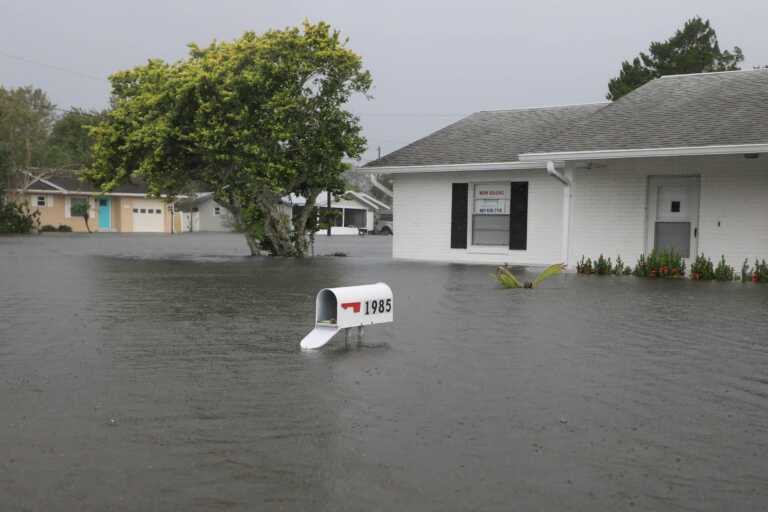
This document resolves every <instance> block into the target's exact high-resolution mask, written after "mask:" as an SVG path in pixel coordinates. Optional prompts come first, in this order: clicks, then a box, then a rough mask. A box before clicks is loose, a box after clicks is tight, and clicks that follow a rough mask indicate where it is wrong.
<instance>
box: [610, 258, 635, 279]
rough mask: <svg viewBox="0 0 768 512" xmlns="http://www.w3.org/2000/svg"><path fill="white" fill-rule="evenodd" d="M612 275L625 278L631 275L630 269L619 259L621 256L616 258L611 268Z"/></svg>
mask: <svg viewBox="0 0 768 512" xmlns="http://www.w3.org/2000/svg"><path fill="white" fill-rule="evenodd" d="M628 271H629V272H628ZM613 273H614V274H615V275H617V276H625V275H628V274H631V273H632V269H630V268H629V267H627V266H626V265H625V264H624V260H622V259H621V256H616V264H615V265H614V266H613Z"/></svg>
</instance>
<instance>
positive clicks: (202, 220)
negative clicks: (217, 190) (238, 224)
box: [176, 192, 234, 233]
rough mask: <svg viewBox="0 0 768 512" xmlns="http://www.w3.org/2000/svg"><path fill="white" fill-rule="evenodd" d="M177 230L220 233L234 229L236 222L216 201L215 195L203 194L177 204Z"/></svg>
mask: <svg viewBox="0 0 768 512" xmlns="http://www.w3.org/2000/svg"><path fill="white" fill-rule="evenodd" d="M176 212H177V217H178V218H179V219H180V222H179V221H177V222H176V225H177V226H176V230H177V231H181V232H184V233H186V232H190V231H192V232H198V231H219V232H227V231H232V230H233V229H234V222H233V218H232V215H231V214H230V213H229V210H227V209H226V208H224V207H223V206H221V205H220V204H219V203H217V202H216V201H214V199H213V193H211V192H203V193H200V194H197V196H196V197H194V198H192V199H186V200H182V201H179V202H178V203H177V204H176Z"/></svg>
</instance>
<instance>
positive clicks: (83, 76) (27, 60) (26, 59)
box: [0, 50, 106, 82]
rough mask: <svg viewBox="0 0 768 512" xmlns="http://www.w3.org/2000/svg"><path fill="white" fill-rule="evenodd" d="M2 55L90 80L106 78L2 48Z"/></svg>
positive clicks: (0, 53) (101, 80) (100, 80)
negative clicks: (23, 55)
mask: <svg viewBox="0 0 768 512" xmlns="http://www.w3.org/2000/svg"><path fill="white" fill-rule="evenodd" d="M0 55H2V56H3V57H6V58H8V59H13V60H18V61H20V62H26V63H27V64H34V65H36V66H42V67H44V68H49V69H55V70H56V71H62V72H64V73H69V74H72V75H77V76H79V77H82V78H87V79H89V80H97V81H99V82H103V81H105V80H106V78H100V77H98V76H95V75H89V74H88V73H83V72H81V71H76V70H74V69H68V68H65V67H62V66H56V65H53V64H46V63H45V62H38V61H36V60H32V59H28V58H26V57H21V56H19V55H13V54H11V53H6V52H4V51H2V50H0Z"/></svg>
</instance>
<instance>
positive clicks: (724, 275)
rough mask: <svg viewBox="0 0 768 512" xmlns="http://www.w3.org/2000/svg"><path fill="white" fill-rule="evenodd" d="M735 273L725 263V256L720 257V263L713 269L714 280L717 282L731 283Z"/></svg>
mask: <svg viewBox="0 0 768 512" xmlns="http://www.w3.org/2000/svg"><path fill="white" fill-rule="evenodd" d="M735 273H736V271H735V270H734V269H733V267H732V266H730V265H729V264H728V263H726V262H725V256H720V261H719V262H718V264H717V267H716V268H715V279H717V280H718V281H733V276H734V274H735Z"/></svg>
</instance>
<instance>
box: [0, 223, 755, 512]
mask: <svg viewBox="0 0 768 512" xmlns="http://www.w3.org/2000/svg"><path fill="white" fill-rule="evenodd" d="M390 244H391V239H390V238H388V237H366V238H358V237H344V238H342V237H334V238H333V239H332V240H325V239H322V240H320V241H319V242H318V253H322V254H328V253H331V252H334V251H343V252H346V253H348V257H346V258H340V257H318V258H314V259H305V260H291V259H274V258H248V257H246V256H245V255H246V246H245V243H244V242H243V240H242V238H241V237H239V236H238V235H229V234H224V235H205V234H190V235H182V236H176V237H169V236H161V235H158V236H151V235H101V236H99V235H91V236H85V235H42V236H33V237H4V238H2V237H0V500H1V501H0V503H1V504H0V510H3V511H7V510H11V511H16V510H18V511H22V510H35V511H37V510H45V511H56V510H78V511H79V510H98V511H102V510H116V511H122V510H136V511H165V510H179V511H197V510H200V511H203V510H214V511H218V510H225V511H229V510H237V511H251V510H318V511H338V510H369V511H370V510H418V511H421V510H426V511H448V510H456V511H459V510H461V511H464V510H483V511H485V510H489V511H496V510H498V511H508V510H584V511H592V510H656V511H658V510H744V511H754V510H765V509H766V508H768V329H767V328H766V313H767V312H768V287H766V286H760V285H752V284H749V285H741V284H736V283H728V284H722V283H694V282H689V281H651V280H641V279H636V278H632V277H625V278H610V277H605V278H599V277H581V276H575V275H567V276H562V277H558V278H556V279H553V280H551V281H548V282H546V283H545V285H544V286H543V287H542V288H541V289H538V290H503V289H500V288H499V287H498V286H497V285H496V284H495V282H494V280H493V279H492V278H491V277H490V275H489V274H490V273H491V271H492V269H491V268H490V267H484V266H466V265H447V264H427V263H413V262H402V261H394V260H392V259H391V258H390V251H391V245H390ZM529 277H530V276H529ZM376 281H385V282H387V283H389V284H390V286H391V287H392V289H393V291H394V294H395V323H394V324H390V325H383V326H376V327H372V328H368V329H366V333H365V339H364V342H363V344H362V345H361V346H356V345H355V344H351V345H350V347H349V348H348V349H347V348H346V347H345V345H344V340H343V337H342V336H338V337H337V339H335V340H334V341H333V342H332V343H331V344H330V345H328V346H326V347H325V348H324V349H322V350H319V351H314V352H302V351H300V350H299V346H298V344H299V341H300V340H301V338H302V337H303V336H304V335H305V334H306V333H307V332H308V331H309V330H310V329H311V327H312V322H313V315H314V295H315V293H316V292H317V291H318V290H319V289H320V288H323V287H327V286H343V285H352V284H363V283H371V282H376Z"/></svg>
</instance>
